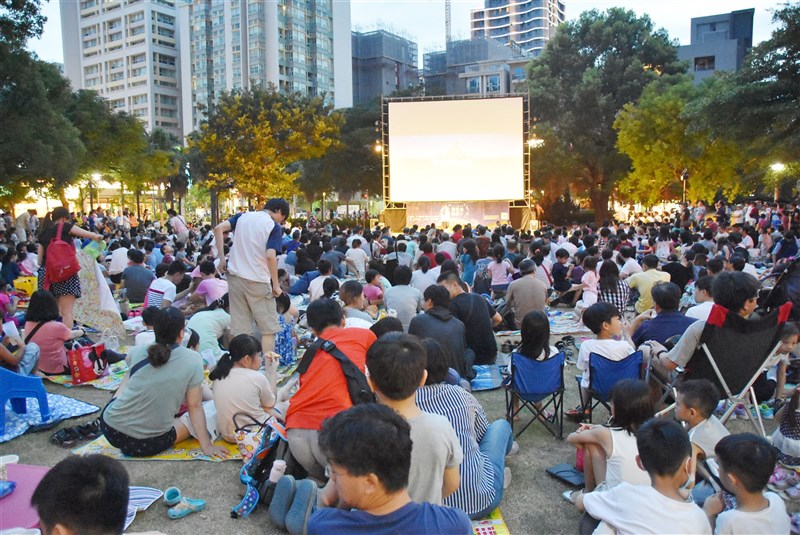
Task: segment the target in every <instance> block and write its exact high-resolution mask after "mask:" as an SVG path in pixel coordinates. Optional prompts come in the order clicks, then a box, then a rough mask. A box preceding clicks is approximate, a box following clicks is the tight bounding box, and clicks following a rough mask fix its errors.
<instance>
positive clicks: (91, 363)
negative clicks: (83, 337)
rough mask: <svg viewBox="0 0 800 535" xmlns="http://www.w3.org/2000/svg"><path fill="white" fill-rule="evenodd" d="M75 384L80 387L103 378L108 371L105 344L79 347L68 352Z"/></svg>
mask: <svg viewBox="0 0 800 535" xmlns="http://www.w3.org/2000/svg"><path fill="white" fill-rule="evenodd" d="M67 362H69V371H70V375H72V382H73V384H76V385H80V384H84V383H88V382H90V381H94V380H95V379H97V378H98V377H102V376H103V375H105V374H106V373H107V371H108V361H107V360H106V346H105V344H95V345H93V346H79V347H74V348H73V349H70V350H69V351H67Z"/></svg>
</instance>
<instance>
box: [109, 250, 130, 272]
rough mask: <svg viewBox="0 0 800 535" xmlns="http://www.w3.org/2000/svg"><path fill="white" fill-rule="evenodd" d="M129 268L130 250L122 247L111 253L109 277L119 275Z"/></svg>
mask: <svg viewBox="0 0 800 535" xmlns="http://www.w3.org/2000/svg"><path fill="white" fill-rule="evenodd" d="M126 267H128V249H126V248H125V247H120V248H119V249H115V250H114V251H112V253H111V262H109V264H108V274H109V275H119V274H120V273H122V272H123V271H125V268H126Z"/></svg>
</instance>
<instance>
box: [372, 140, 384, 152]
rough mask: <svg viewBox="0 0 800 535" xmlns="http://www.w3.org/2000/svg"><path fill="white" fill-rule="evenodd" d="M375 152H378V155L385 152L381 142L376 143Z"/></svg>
mask: <svg viewBox="0 0 800 535" xmlns="http://www.w3.org/2000/svg"><path fill="white" fill-rule="evenodd" d="M374 150H375V152H377V153H381V152H383V145H381V142H380V141H376V142H375V147H374Z"/></svg>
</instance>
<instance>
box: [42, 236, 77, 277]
mask: <svg viewBox="0 0 800 535" xmlns="http://www.w3.org/2000/svg"><path fill="white" fill-rule="evenodd" d="M63 229H64V223H63V222H61V223H59V224H58V228H57V229H56V235H55V237H54V238H53V239H52V240H51V241H50V244H49V245H48V246H47V258H46V259H45V276H44V289H45V290H49V289H50V284H51V283H53V282H64V281H66V280H68V279H69V278H70V277H73V276H74V275H76V274H77V273H78V271H80V269H81V265H80V263H79V262H78V256H77V255H76V254H75V244H73V243H72V242H71V241H69V242H66V241H64V240H62V239H61V233H62V231H63Z"/></svg>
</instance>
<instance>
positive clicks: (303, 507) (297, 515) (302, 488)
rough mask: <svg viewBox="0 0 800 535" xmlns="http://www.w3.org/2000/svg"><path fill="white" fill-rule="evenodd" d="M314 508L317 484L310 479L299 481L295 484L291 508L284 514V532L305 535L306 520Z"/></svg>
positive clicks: (315, 506)
mask: <svg viewBox="0 0 800 535" xmlns="http://www.w3.org/2000/svg"><path fill="white" fill-rule="evenodd" d="M284 477H286V476H284ZM316 508H317V484H316V483H315V482H314V481H312V480H310V479H301V480H300V481H298V482H297V489H296V490H295V493H294V500H292V506H291V507H290V508H289V511H288V512H287V513H286V519H285V524H286V531H288V532H289V534H290V535H306V533H307V531H308V519H309V518H310V517H311V513H313V512H314V510H315V509H316Z"/></svg>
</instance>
